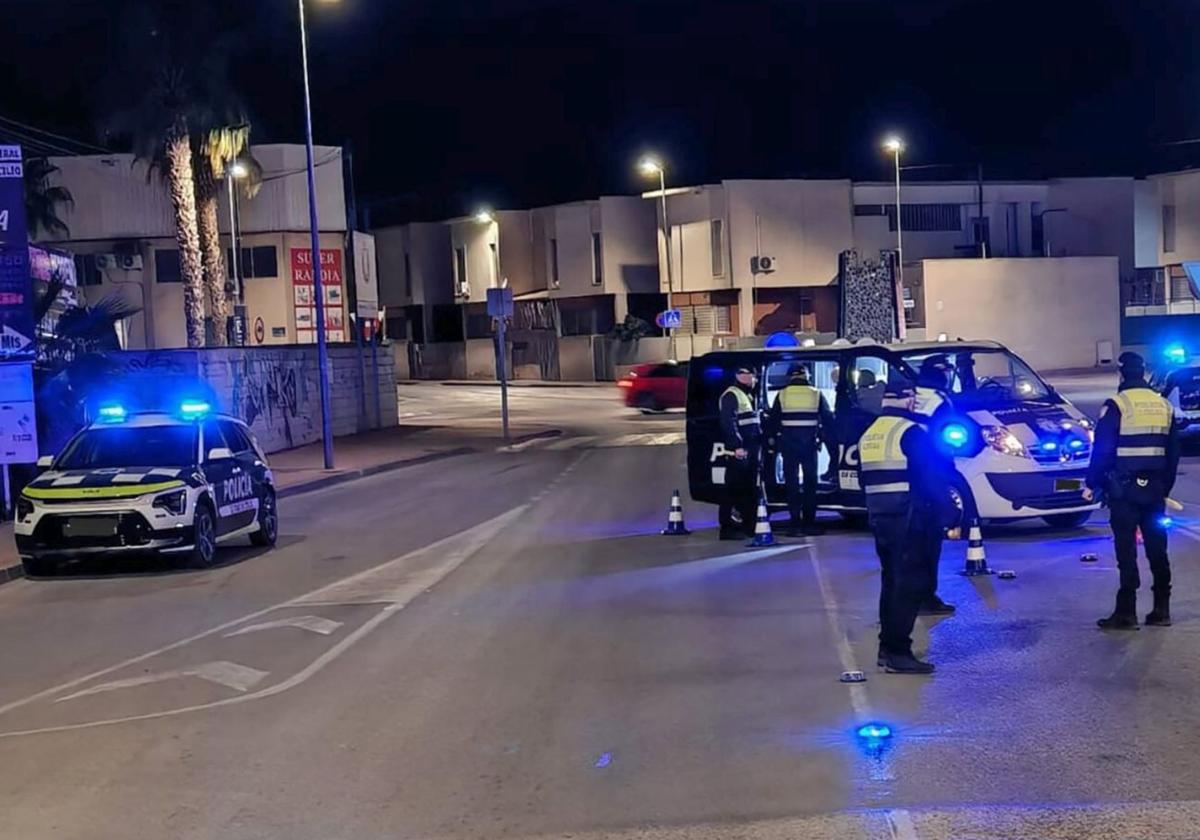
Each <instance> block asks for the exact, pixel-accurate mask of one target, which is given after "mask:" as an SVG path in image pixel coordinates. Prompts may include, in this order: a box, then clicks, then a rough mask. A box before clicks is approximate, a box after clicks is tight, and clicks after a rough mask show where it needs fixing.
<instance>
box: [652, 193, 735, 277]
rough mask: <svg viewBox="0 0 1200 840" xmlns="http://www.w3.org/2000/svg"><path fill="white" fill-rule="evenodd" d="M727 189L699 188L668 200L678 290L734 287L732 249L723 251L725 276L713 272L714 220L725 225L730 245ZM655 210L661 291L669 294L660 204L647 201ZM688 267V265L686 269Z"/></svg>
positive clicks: (723, 273)
mask: <svg viewBox="0 0 1200 840" xmlns="http://www.w3.org/2000/svg"><path fill="white" fill-rule="evenodd" d="M725 196H726V192H725V186H724V185H722V184H713V185H708V186H704V187H695V188H693V189H691V190H689V191H688V192H685V193H679V194H677V195H672V196H668V198H667V218H668V221H669V223H670V228H671V253H672V261H673V262H672V267H673V270H674V272H675V278H674V290H675V291H677V292H680V291H688V292H691V291H710V290H713V289H728V288H730V287H731V286H732V274H731V272H730V271H729V254H728V250H729V249H728V247H726V248H723V249H722V250H723V251H725V252H726V253H723V254H722V260H721V261H722V263H723V269H722V272H721V274H719V275H714V274H713V271H712V264H713V255H712V220H713V219H720V220H721V222H722V225H723V231H724V239H725V244H726V245H728V242H729V219H728V215H729V214H728V208H727V207H726V202H725ZM643 201H646V202H647V203H648V204H651V206H652V207H653V212H654V213H655V214H656V215H655V220H656V225H657V228H658V229H657V230H656V231H655V239H656V241H657V243H658V245H657V250H658V264H659V291H660V292H666V291H667V264H666V253H667V251H666V247H665V244H664V241H663V236H662V228H661V225H662V220H661V219H660V218H659V217H658V215H657V214H658V213H659V212H660V211H659V209H658V202H657V201H653V200H650V199H643ZM685 263H686V265H685Z"/></svg>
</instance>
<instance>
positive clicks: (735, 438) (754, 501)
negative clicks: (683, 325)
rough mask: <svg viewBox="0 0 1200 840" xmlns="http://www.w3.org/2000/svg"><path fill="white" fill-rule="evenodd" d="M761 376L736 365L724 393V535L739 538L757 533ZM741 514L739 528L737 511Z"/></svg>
mask: <svg viewBox="0 0 1200 840" xmlns="http://www.w3.org/2000/svg"><path fill="white" fill-rule="evenodd" d="M757 384H758V377H757V375H756V374H755V373H754V370H753V369H752V368H749V367H739V368H738V369H737V374H736V380H735V382H734V384H733V385H730V386H729V387H728V388H726V389H725V392H724V393H723V394H721V400H720V417H721V437H722V439H723V440H724V442H725V451H726V453H727V455H728V456H729V457H728V463H727V466H726V472H725V474H726V480H725V486H726V489H727V490H728V492H729V494H730V497H731V501H730V502H726V503H724V504H722V505H721V506H720V508H719V519H720V522H721V539H723V540H736V539H742V538H743V537H744V536H747V535H749V536H752V535H753V534H754V520H755V513H756V512H757V509H758V475H759V452H760V449H761V445H762V428H761V426H760V423H759V415H758V407H757V402H756V395H755V386H756V385H757ZM735 510H736V511H737V513H738V514H739V516H740V517H741V523H740V528H739V525H738V523H737V522H735V521H734V517H733V514H734V511H735Z"/></svg>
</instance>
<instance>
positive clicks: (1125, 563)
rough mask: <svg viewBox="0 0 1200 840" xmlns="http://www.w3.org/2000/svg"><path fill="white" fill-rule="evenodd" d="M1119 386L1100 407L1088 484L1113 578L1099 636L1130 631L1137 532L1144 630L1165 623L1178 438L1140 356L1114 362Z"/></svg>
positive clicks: (1134, 619) (1167, 407) (1133, 622)
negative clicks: (1100, 515) (1150, 596)
mask: <svg viewBox="0 0 1200 840" xmlns="http://www.w3.org/2000/svg"><path fill="white" fill-rule="evenodd" d="M1121 374H1122V376H1121V379H1122V381H1121V386H1120V388H1119V389H1118V391H1117V395H1116V396H1115V397H1113V398H1112V399H1110V400H1108V401H1107V402H1106V403H1105V404H1104V408H1103V410H1102V412H1101V414H1100V421H1099V423H1097V425H1096V440H1095V444H1094V445H1093V448H1092V462H1091V465H1090V467H1089V469H1088V477H1087V485H1088V487H1089V488H1090V489H1091V490H1092V491H1093V492H1094V493H1097V494H1098V495H1100V496H1101V497H1103V498H1104V499H1105V500H1106V501H1107V503H1108V508H1109V521H1110V525H1111V527H1112V532H1113V547H1114V550H1115V552H1116V555H1117V568H1118V569H1119V571H1120V585H1119V588H1118V590H1117V600H1116V608H1115V609H1114V610H1113V613H1112V615H1111V616H1108V617H1107V618H1102V619H1100V620H1099V621H1098V622H1097V624H1099V626H1100V627H1101V628H1103V629H1106V630H1129V629H1135V628H1136V627H1137V590H1138V587H1140V586H1141V576H1140V575H1139V573H1138V565H1137V532H1138V531H1139V530H1140V531H1141V533H1142V541H1143V543H1144V545H1145V549H1146V559H1147V561H1148V562H1149V564H1150V573H1151V575H1152V576H1153V579H1154V587H1153V591H1154V609H1153V610H1152V611H1151V612H1150V613H1149V614H1148V615H1147V616H1146V623H1147V624H1159V625H1168V624H1170V623H1171V611H1170V602H1171V566H1170V563H1169V561H1168V559H1167V532H1166V528H1165V526H1164V524H1163V521H1162V519H1163V516H1164V514H1165V506H1166V498H1167V496H1168V495H1169V494H1170V492H1171V488H1172V487H1174V486H1175V478H1176V474H1177V472H1178V468H1179V438H1178V434H1177V433H1176V430H1175V426H1174V417H1173V411H1172V408H1171V404H1170V403H1168V402H1167V401H1166V400H1164V399H1163V398H1162V397H1160V396H1159V395H1158V394H1157V393H1156V392H1155V391H1154V390H1153V389H1152V388H1151V387H1150V386H1149V385H1148V384H1147V383H1146V381H1145V379H1144V376H1145V363H1144V362H1143V361H1142V359H1141V357H1140V356H1137V355H1136V354H1133V353H1125V354H1122V356H1121Z"/></svg>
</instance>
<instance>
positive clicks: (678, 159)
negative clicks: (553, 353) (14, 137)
mask: <svg viewBox="0 0 1200 840" xmlns="http://www.w3.org/2000/svg"><path fill="white" fill-rule="evenodd" d="M196 2H205V0H196ZM207 2H208V4H210V5H212V6H213V7H214V8H215V7H228V8H231V9H237V10H238V15H237V19H238V25H239V26H240V27H241V29H242V34H243V40H244V44H245V48H244V50H243V51H242V54H241V56H240V57H239V59H238V61H237V64H236V65H235V69H234V73H233V79H234V82H235V84H236V85H237V87H238V89H239V91H240V92H241V94H242V96H243V97H244V98H245V100H246V101H247V103H248V105H249V108H250V112H251V115H252V118H253V121H254V126H255V133H254V137H255V139H256V140H257V141H260V142H261V141H299V140H300V139H302V134H301V132H302V111H301V102H302V100H301V88H300V73H299V54H298V46H297V36H296V29H295V26H296V23H295V3H294V1H293V0H240V2H236V3H234V2H231V0H229V1H228V2H227V0H207ZM120 6H121V2H120V0H0V18H2V19H3V21H4V26H3V28H2V29H0V55H2V56H4V64H5V65H6V69H7V73H6V81H5V83H4V84H3V85H0V116H3V117H8V118H11V119H18V120H21V121H24V122H28V123H32V124H36V125H38V126H40V127H43V128H46V129H49V130H53V131H58V132H62V133H65V134H69V135H71V136H74V137H79V138H81V139H91V140H94V139H96V138H97V136H98V135H97V133H96V125H97V123H98V121H99V120H101V119H102V118H103V114H102V113H100V111H101V110H102V109H101V107H100V106H99V104H98V93H97V91H98V88H99V80H100V79H102V78H103V77H104V75H105V72H106V68H107V67H108V66H109V65H110V62H111V61H112V60H113V55H114V51H117V52H119V51H120V50H121V49H122V48H123V47H124V45H125V44H126V43H127V42H128V40H129V39H128V38H127V37H126V33H123V32H122V18H121V15H120V13H119V8H120ZM309 7H310V31H311V39H312V50H313V54H312V70H313V80H314V90H313V102H314V108H315V113H316V118H315V119H316V134H317V141H318V142H320V143H331V144H336V143H344V142H347V141H349V142H350V143H351V144H352V146H353V150H354V156H355V175H356V181H357V186H358V193H359V195H360V198H362V199H363V200H380V199H392V201H391V202H390V203H386V204H380V205H377V209H376V213H377V215H376V220H379V219H380V216H379V215H378V214H381V213H389V214H390V215H392V216H393V217H430V218H432V217H437V216H441V215H447V214H451V213H459V212H462V211H465V210H468V209H470V208H471V207H472V206H474V205H475V204H477V203H489V204H493V205H495V206H500V207H505V206H508V207H523V206H532V205H536V204H542V203H550V202H556V201H564V200H571V199H579V198H588V197H593V196H596V195H599V194H601V193H612V192H617V193H627V192H633V191H636V190H638V189H641V188H642V187H643V186H644V184H643V183H642V182H641V181H640V180H639V178H638V176H637V175H636V173H635V172H634V170H633V163H634V161H635V160H636V158H637V156H638V154H639V153H640V152H641V151H642V150H644V149H656V150H660V151H661V152H662V154H663V155H664V156H665V157H666V159H667V160H668V163H669V165H670V166H671V170H672V171H671V178H672V179H673V180H674V181H676V182H688V183H697V182H704V181H713V180H718V179H721V178H734V177H783V176H806V175H829V176H839V177H841V176H850V177H855V178H883V177H887V176H888V174H889V173H888V168H887V160H886V158H885V156H884V155H882V154H881V153H880V152H879V151H878V140H879V138H880V136H881V135H882V134H883V133H885V131H887V130H889V129H896V130H899V131H900V132H902V133H903V134H904V135H905V136H906V137H907V139H908V141H909V145H910V153H909V156H908V157H909V160H910V161H911V162H913V163H955V164H974V162H976V161H980V162H982V163H983V165H984V167H985V170H986V172H987V174H988V175H989V177H992V176H994V177H1001V176H1005V177H1039V176H1043V175H1047V174H1143V173H1145V172H1148V171H1157V170H1163V169H1169V168H1175V167H1180V166H1184V165H1188V164H1192V163H1200V145H1197V146H1194V147H1186V146H1185V147H1166V146H1162V145H1161V144H1162V143H1164V142H1166V141H1173V140H1179V139H1184V138H1190V137H1196V136H1200V0H1103V1H1101V0H1093V1H1092V2H1083V0H1039V2H1029V0H1007V2H998V0H821V2H801V0H790V2H787V1H785V0H735V1H734V2H705V0H690V2H676V0H591V2H586V3H584V2H575V1H574V0H492V1H491V2H479V0H470V1H469V2H468V0H341V2H340V3H338V4H337V5H328V4H322V3H320V2H312V0H310V4H309ZM959 173H961V174H962V175H966V174H967V172H966V170H951V169H948V170H944V171H930V172H929V174H931V175H936V176H946V177H951V176H954V175H955V174H959Z"/></svg>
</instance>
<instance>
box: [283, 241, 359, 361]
mask: <svg viewBox="0 0 1200 840" xmlns="http://www.w3.org/2000/svg"><path fill="white" fill-rule="evenodd" d="M291 264H292V302H293V305H294V306H295V312H296V341H297V342H298V343H299V344H312V343H314V342H315V341H316V340H317V334H316V326H317V312H316V302H317V301H316V288H315V286H314V285H313V267H312V251H311V250H309V249H308V248H292V249H291ZM320 275H321V291H322V293H323V297H324V300H323V301H322V303H323V307H324V310H325V330H326V336H325V340H326V341H328V342H335V341H341V340H344V337H343V338H335V337H334V336H333V335H332V334H331V333H332V332H333V331H334V330H338V331H341V330H343V329H344V325H345V322H346V314H345V305H346V304H345V301H346V292H345V289H346V285H345V275H344V273H343V271H342V252H341V250H339V249H337V248H322V249H321V271H320Z"/></svg>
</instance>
